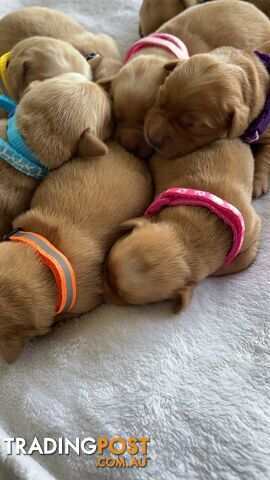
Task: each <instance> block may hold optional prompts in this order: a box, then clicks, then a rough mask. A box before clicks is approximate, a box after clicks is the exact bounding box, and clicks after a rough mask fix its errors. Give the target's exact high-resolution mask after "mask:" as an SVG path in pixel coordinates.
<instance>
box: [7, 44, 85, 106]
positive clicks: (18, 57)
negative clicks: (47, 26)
mask: <svg viewBox="0 0 270 480" xmlns="http://www.w3.org/2000/svg"><path fill="white" fill-rule="evenodd" d="M93 60H94V59H93ZM69 72H76V73H80V74H82V75H84V76H85V77H86V78H88V79H89V80H91V78H92V71H91V66H90V64H89V63H88V62H87V60H86V59H85V57H84V56H83V55H82V54H81V53H79V52H78V50H77V49H76V48H74V47H72V45H70V43H68V42H65V41H63V40H58V39H55V38H49V37H31V38H27V39H25V40H22V41H21V42H19V43H17V44H16V45H15V47H13V48H12V50H11V52H10V56H9V58H8V60H7V64H6V71H5V80H6V84H7V91H6V92H4V93H6V94H7V95H8V96H10V97H11V98H12V99H13V100H15V101H16V102H18V101H19V100H20V98H21V97H22V95H23V93H24V91H25V89H26V88H27V87H28V85H29V84H30V83H31V82H33V81H34V80H45V79H48V78H52V77H56V76H57V75H61V74H62V73H69ZM2 81H3V79H2Z"/></svg>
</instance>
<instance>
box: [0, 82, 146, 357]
mask: <svg viewBox="0 0 270 480" xmlns="http://www.w3.org/2000/svg"><path fill="white" fill-rule="evenodd" d="M95 87H96V88H95V89H94V92H93V96H94V97H95V101H93V98H92V102H91V99H89V100H90V101H89V104H90V105H91V108H92V114H90V117H89V118H90V120H91V118H92V120H93V113H94V112H95V113H96V117H100V120H99V121H98V125H97V124H96V121H94V123H93V125H91V128H92V129H93V130H94V129H96V128H97V127H98V131H97V133H100V132H102V129H104V128H105V130H106V129H107V126H106V125H105V126H102V125H101V118H102V117H103V116H104V110H106V109H109V107H110V104H109V101H108V100H107V102H108V103H107V106H106V109H104V105H103V100H104V99H103V97H102V96H101V93H100V91H99V90H97V89H98V87H97V86H95ZM89 88H91V89H92V88H93V84H92V85H91V87H89ZM34 89H35V87H34V88H33V90H34ZM100 102H101V104H100ZM86 103H87V102H86ZM79 106H80V102H79ZM71 118H72V112H68V111H64V112H63V119H64V124H62V126H61V127H60V125H59V127H60V128H59V127H58V128H57V129H56V130H57V131H55V135H59V134H60V132H59V130H60V129H62V128H65V126H66V125H68V124H69V122H70V120H71ZM72 125H73V128H75V129H76V130H77V127H76V125H75V122H74V121H72ZM83 148H84V145H83V144H81V148H80V149H79V150H78V149H77V152H76V153H77V154H79V155H80V156H79V157H76V158H73V160H72V161H71V162H68V163H66V164H65V165H63V166H62V167H61V168H59V169H58V170H55V171H54V172H51V173H50V175H49V176H48V178H47V179H46V180H45V181H44V182H43V183H42V184H41V186H40V187H39V188H38V189H37V191H36V193H35V195H34V198H33V201H32V205H31V209H30V210H29V211H28V212H27V213H25V214H22V215H21V216H20V217H18V218H16V220H15V221H14V226H20V227H21V228H22V229H23V230H26V231H30V232H35V233H37V234H40V235H42V236H44V237H45V238H46V239H47V240H49V241H50V242H51V243H52V244H53V246H54V247H55V248H57V249H58V250H60V252H61V254H62V255H65V256H66V258H68V260H69V262H70V263H71V265H72V268H73V270H74V272H75V278H76V284H77V300H76V303H75V305H74V307H73V308H72V310H71V312H70V314H72V313H74V314H75V312H76V315H80V314H83V313H86V312H88V311H90V310H92V309H93V308H95V307H96V306H97V305H99V304H100V303H101V301H102V288H101V284H102V263H103V260H104V255H105V253H106V252H107V251H108V249H109V248H110V247H111V245H112V244H113V242H114V241H115V239H116V235H117V233H118V228H119V224H120V223H121V222H123V221H125V220H128V219H129V218H131V217H133V216H134V215H135V216H136V215H141V214H142V213H143V211H144V210H145V208H146V206H147V204H148V203H149V201H150V200H151V198H152V192H151V179H150V174H149V172H148V170H147V169H146V166H145V165H144V164H143V163H142V162H141V161H140V160H138V159H137V158H136V157H135V156H133V155H132V154H129V153H128V152H127V151H126V150H124V149H123V148H122V147H121V146H120V145H118V144H117V143H115V142H110V143H108V153H107V154H106V155H104V156H98V157H95V158H92V159H88V160H87V159H85V158H84V157H82V156H81V154H82V153H83ZM123 179H124V181H123ZM22 272H23V275H22ZM0 303H1V309H0V352H1V353H2V355H3V356H4V358H5V359H6V360H7V361H8V362H13V361H15V360H16V358H17V357H18V356H19V354H20V353H21V351H22V350H23V348H24V346H25V344H26V343H27V341H28V340H29V339H30V338H31V337H34V336H38V335H44V334H46V333H47V332H48V331H49V330H50V328H51V327H52V325H53V324H54V322H55V321H56V320H57V318H58V317H56V318H55V310H56V306H57V303H58V291H57V286H56V282H55V279H54V278H53V275H52V273H51V271H50V269H49V268H48V267H47V266H46V265H45V264H44V263H43V262H42V261H41V260H40V258H39V256H37V255H36V251H35V250H34V248H32V247H30V246H28V245H25V244H23V243H16V242H3V243H1V244H0Z"/></svg>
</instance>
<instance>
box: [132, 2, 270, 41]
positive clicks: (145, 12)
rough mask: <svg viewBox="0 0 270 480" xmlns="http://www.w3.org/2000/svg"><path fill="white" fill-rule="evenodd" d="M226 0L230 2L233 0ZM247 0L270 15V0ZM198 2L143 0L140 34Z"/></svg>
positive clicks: (150, 31)
mask: <svg viewBox="0 0 270 480" xmlns="http://www.w3.org/2000/svg"><path fill="white" fill-rule="evenodd" d="M226 1H228V2H230V1H231V0H226ZM246 1H248V2H249V3H253V5H255V6H256V7H257V8H259V9H260V10H262V12H264V13H265V14H266V15H267V16H268V17H270V3H269V0H246ZM197 3H199V2H198V1H196V0H143V2H142V6H141V9H140V23H139V32H140V35H141V36H145V35H149V34H150V33H152V32H154V31H155V30H157V29H158V28H159V27H160V26H161V25H162V24H163V23H165V22H167V21H168V20H170V19H171V18H173V17H175V16H176V15H178V14H179V13H181V12H183V11H184V10H185V9H186V8H189V7H191V6H194V5H196V4H197Z"/></svg>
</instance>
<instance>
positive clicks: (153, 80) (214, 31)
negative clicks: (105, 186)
mask: <svg viewBox="0 0 270 480" xmlns="http://www.w3.org/2000/svg"><path fill="white" fill-rule="evenodd" d="M209 18H214V19H215V21H214V22H209ZM158 32H161V33H167V34H172V35H175V36H176V37H178V38H180V39H181V40H182V41H183V42H184V43H185V44H186V46H187V48H188V51H189V54H190V55H193V54H196V53H199V52H209V51H211V50H212V49H213V48H216V47H219V46H223V45H232V46H235V47H236V48H245V47H251V48H252V47H253V45H259V44H260V43H263V42H265V41H267V40H268V39H269V37H270V22H269V20H268V19H267V18H266V17H265V15H263V14H262V13H261V12H260V11H259V10H258V9H256V8H255V7H254V6H253V5H249V4H248V3H245V2H241V1H236V0H232V1H230V2H229V3H228V2H226V1H225V0H218V1H215V2H209V3H207V4H205V5H197V6H195V7H192V8H190V9H187V10H186V11H184V12H183V13H182V14H180V15H178V16H177V17H175V18H174V19H173V20H171V21H170V22H168V23H166V24H165V25H163V26H162V28H160V29H159V30H158ZM175 58H176V57H175V56H174V54H173V53H171V52H170V51H168V50H165V49H164V48H157V47H152V46H147V48H144V49H142V50H139V51H138V52H137V53H135V54H134V55H133V57H132V58H131V59H130V60H129V61H128V62H127V63H126V64H125V66H124V67H123V68H122V69H121V70H120V71H119V73H118V74H116V75H115V76H113V77H111V78H108V79H104V80H102V81H101V82H100V84H102V85H103V87H104V88H106V89H107V90H108V91H110V93H111V96H112V99H113V103H114V110H115V118H116V123H117V129H116V138H117V139H118V140H119V141H120V143H121V144H122V145H123V146H124V147H125V148H127V149H128V150H130V151H133V152H135V153H136V154H138V155H139V156H141V157H147V156H149V155H150V154H151V152H152V151H153V149H151V148H150V147H149V145H148V144H147V142H146V141H145V138H144V134H143V125H144V120H145V116H146V113H147V111H148V110H149V108H150V107H151V106H152V104H153V103H154V101H155V98H156V96H157V93H158V89H159V87H160V86H161V85H162V84H163V83H164V81H165V79H166V77H167V76H168V74H169V72H168V71H167V70H166V69H165V68H164V66H165V65H166V64H167V63H168V62H170V61H174V60H175Z"/></svg>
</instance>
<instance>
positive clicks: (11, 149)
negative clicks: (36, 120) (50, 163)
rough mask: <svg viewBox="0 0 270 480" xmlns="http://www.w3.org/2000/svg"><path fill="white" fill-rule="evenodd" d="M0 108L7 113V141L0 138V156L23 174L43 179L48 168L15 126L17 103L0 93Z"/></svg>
mask: <svg viewBox="0 0 270 480" xmlns="http://www.w3.org/2000/svg"><path fill="white" fill-rule="evenodd" d="M0 108H2V109H3V110H5V111H6V112H8V114H9V119H8V129H7V138H8V143H7V142H6V141H5V140H3V139H0V157H1V158H2V159H3V160H5V162H7V163H8V164H9V165H11V166H12V167H14V168H16V170H18V171H19V172H21V173H23V174H24V175H28V176H29V177H32V178H35V179H36V180H43V179H44V178H45V177H47V175H48V168H47V167H45V166H44V165H42V163H41V162H40V161H39V159H38V158H37V157H36V156H35V155H34V154H33V152H32V151H31V149H30V148H29V146H28V145H27V144H26V143H25V141H24V139H23V137H22V136H21V134H20V132H19V130H18V129H17V127H16V108H17V104H16V103H15V102H13V100H11V99H10V98H8V97H6V96H4V95H0Z"/></svg>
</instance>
